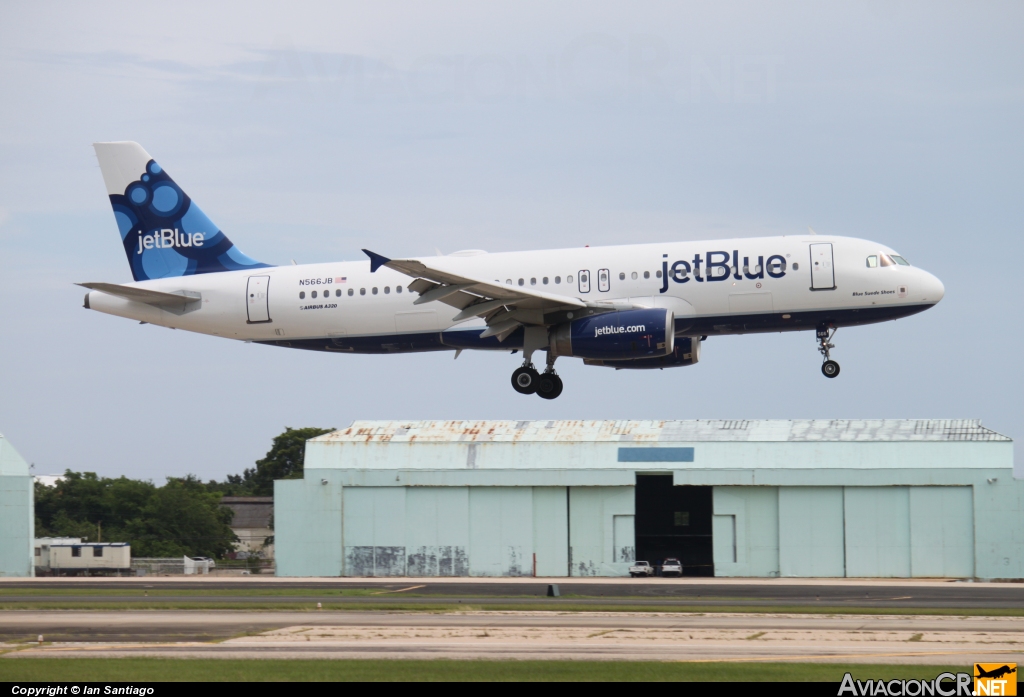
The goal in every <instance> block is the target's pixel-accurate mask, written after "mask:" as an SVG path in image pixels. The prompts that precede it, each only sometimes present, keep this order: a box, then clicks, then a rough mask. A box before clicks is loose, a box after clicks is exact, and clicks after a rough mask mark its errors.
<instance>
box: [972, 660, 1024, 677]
mask: <svg viewBox="0 0 1024 697" xmlns="http://www.w3.org/2000/svg"><path fill="white" fill-rule="evenodd" d="M974 669H975V671H976V672H977V673H978V674H977V675H975V676H974V677H976V678H994V679H998V678H1001V677H1003V676H1004V675H1009V674H1010V673H1016V672H1017V669H1016V668H1011V667H1010V666H1008V665H1004V666H1001V667H999V668H993V669H992V670H985V669H984V668H982V667H981V664H980V663H976V664H975V665H974Z"/></svg>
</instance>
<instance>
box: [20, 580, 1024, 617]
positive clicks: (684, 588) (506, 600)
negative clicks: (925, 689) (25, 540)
mask: <svg viewBox="0 0 1024 697" xmlns="http://www.w3.org/2000/svg"><path fill="white" fill-rule="evenodd" d="M549 583H556V584H558V586H559V590H560V592H561V594H562V597H561V598H552V599H546V598H545V595H546V591H547V587H548V584H549ZM47 591H52V593H48V592H47ZM150 591H153V593H154V595H153V596H151V597H149V602H151V603H155V602H157V600H158V598H157V593H159V601H160V602H167V603H183V602H196V601H199V600H201V601H202V602H204V603H207V604H212V605H216V604H217V603H225V604H227V603H230V604H235V605H237V604H252V605H259V604H266V603H275V604H294V605H296V606H303V605H304V606H309V605H315V603H317V602H322V601H325V600H327V601H329V602H331V603H332V604H335V605H336V604H350V605H352V606H353V607H358V606H359V605H367V604H370V605H378V606H379V605H382V604H388V603H394V604H407V603H409V602H416V603H421V604H424V605H430V604H442V605H450V604H457V603H460V602H462V603H474V602H475V603H478V604H479V603H481V602H486V603H489V604H494V603H500V604H503V605H508V606H510V607H514V606H515V605H517V604H518V605H521V604H524V603H529V604H535V603H536V602H537V601H538V600H540V599H543V602H547V603H551V604H553V605H557V604H559V603H561V604H572V605H575V606H587V605H591V606H598V605H606V606H607V605H638V604H640V605H644V606H648V607H657V606H666V607H668V606H671V605H685V606H687V607H695V606H703V607H707V608H708V609H714V608H715V607H716V606H718V607H720V606H726V605H728V606H757V607H758V608H767V607H773V606H774V607H780V608H787V607H790V608H791V607H793V606H797V605H800V606H805V605H806V606H812V607H813V606H816V605H817V606H831V607H842V606H844V605H845V606H848V607H859V608H877V609H879V610H884V609H890V610H895V609H914V608H920V609H924V608H928V609H961V610H1007V609H1020V608H1024V584H1022V583H970V582H951V581H909V580H908V581H899V580H892V579H883V580H868V579H799V580H798V579H763V580H762V579H689V578H683V579H661V578H659V579H621V578H616V579H607V578H602V579H578V578H564V579H558V578H554V579H534V578H523V579H464V578H459V579H438V578H422V579H419V578H402V579H313V580H311V579H277V578H272V577H267V578H262V577H255V578H240V577H233V578H231V577H229V578H223V577H222V578H215V577H208V578H203V579H190V578H188V577H151V578H110V579H97V578H44V579H22V580H13V579H12V580H7V579H5V580H4V581H0V602H2V603H3V604H4V605H7V606H14V607H16V606H17V605H18V604H19V603H40V602H90V603H106V602H110V603H125V602H137V601H139V600H140V599H141V598H140V596H142V595H143V594H144V593H147V592H150ZM306 591H308V592H306ZM337 591H366V594H363V595H356V596H352V595H349V596H342V595H338V594H337ZM332 592H333V594H331V593H332ZM325 593H326V594H328V595H325ZM214 594H215V595H214ZM414 599H415V600H414Z"/></svg>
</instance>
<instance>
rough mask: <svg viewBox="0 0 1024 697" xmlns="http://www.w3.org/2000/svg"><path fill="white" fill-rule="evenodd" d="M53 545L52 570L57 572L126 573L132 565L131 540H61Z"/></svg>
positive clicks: (63, 573)
mask: <svg viewBox="0 0 1024 697" xmlns="http://www.w3.org/2000/svg"><path fill="white" fill-rule="evenodd" d="M49 549H50V564H49V570H50V572H51V573H52V574H54V575H56V576H66V575H77V574H85V575H89V574H111V573H114V574H126V573H128V572H129V570H130V569H131V566H132V548H131V545H129V544H128V543H127V542H81V541H78V542H61V543H57V544H51V545H49Z"/></svg>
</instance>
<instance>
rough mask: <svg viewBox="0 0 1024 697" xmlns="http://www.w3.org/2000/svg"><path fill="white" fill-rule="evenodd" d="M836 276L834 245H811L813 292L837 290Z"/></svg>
mask: <svg viewBox="0 0 1024 697" xmlns="http://www.w3.org/2000/svg"><path fill="white" fill-rule="evenodd" d="M835 289H836V276H835V269H834V268H833V267H832V244H831V243H830V242H829V243H820V244H812V245H811V290H835Z"/></svg>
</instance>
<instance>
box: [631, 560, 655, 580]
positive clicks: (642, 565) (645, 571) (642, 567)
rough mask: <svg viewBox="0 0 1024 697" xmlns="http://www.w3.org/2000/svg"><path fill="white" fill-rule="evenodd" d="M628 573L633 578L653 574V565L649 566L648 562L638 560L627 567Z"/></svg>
mask: <svg viewBox="0 0 1024 697" xmlns="http://www.w3.org/2000/svg"><path fill="white" fill-rule="evenodd" d="M629 575H630V576H632V577H633V578H637V577H638V576H653V575H654V567H653V566H651V563H650V562H647V561H638V562H636V563H635V564H633V566H631V567H629Z"/></svg>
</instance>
